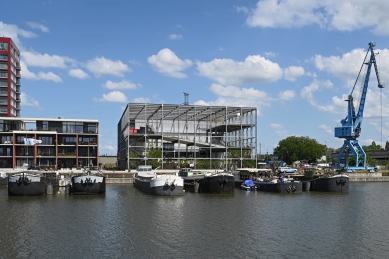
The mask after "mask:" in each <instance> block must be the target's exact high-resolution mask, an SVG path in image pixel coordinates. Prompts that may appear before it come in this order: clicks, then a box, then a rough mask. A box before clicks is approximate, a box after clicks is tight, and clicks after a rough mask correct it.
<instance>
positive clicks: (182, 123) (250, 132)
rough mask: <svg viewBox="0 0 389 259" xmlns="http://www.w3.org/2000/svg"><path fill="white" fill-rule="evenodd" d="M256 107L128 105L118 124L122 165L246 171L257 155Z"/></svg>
mask: <svg viewBox="0 0 389 259" xmlns="http://www.w3.org/2000/svg"><path fill="white" fill-rule="evenodd" d="M256 147H257V109H256V108H255V107H229V106H203V105H186V104H178V105H177V104H139V103H129V104H127V107H126V109H125V111H124V112H123V115H122V117H121V119H120V121H119V123H118V167H119V168H120V169H133V168H136V167H137V166H138V165H145V164H149V165H153V167H159V168H162V169H173V168H179V167H186V166H191V167H193V168H201V169H221V168H222V169H231V168H236V167H243V166H244V165H245V162H246V161H252V160H253V159H255V158H256V157H257V156H256V155H257V149H256Z"/></svg>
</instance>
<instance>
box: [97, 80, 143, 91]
mask: <svg viewBox="0 0 389 259" xmlns="http://www.w3.org/2000/svg"><path fill="white" fill-rule="evenodd" d="M138 86H141V85H136V84H134V83H132V82H131V81H127V80H122V81H121V82H112V81H111V80H107V82H105V84H104V87H105V88H107V89H111V90H115V89H118V90H125V89H136V88H137V87H138Z"/></svg>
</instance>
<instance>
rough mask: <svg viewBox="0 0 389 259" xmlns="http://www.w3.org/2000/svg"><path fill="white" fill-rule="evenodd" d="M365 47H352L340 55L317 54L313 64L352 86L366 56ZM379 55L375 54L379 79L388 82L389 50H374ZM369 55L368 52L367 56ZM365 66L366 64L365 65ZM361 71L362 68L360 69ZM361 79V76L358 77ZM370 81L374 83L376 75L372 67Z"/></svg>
mask: <svg viewBox="0 0 389 259" xmlns="http://www.w3.org/2000/svg"><path fill="white" fill-rule="evenodd" d="M367 47H368V46H366V49H365V50H364V49H354V50H352V51H350V52H347V53H345V54H343V55H342V56H341V57H339V56H330V57H323V56H321V55H317V56H316V57H315V58H314V64H315V66H316V68H317V69H319V70H321V71H326V72H328V73H330V74H333V75H335V76H337V77H339V78H341V79H342V80H343V81H344V82H346V85H347V86H348V87H352V86H353V85H354V83H355V80H356V79H357V76H358V73H359V70H360V69H361V66H362V64H363V63H364V59H365V56H366V51H367ZM376 52H377V53H379V55H377V56H376V59H377V63H378V64H379V71H380V76H381V81H383V82H388V81H389V50H388V49H383V50H379V49H377V50H376ZM369 57H370V54H368V56H367V58H369ZM365 67H366V66H365ZM362 71H363V70H362ZM360 79H362V77H361V78H360ZM370 81H371V82H374V83H375V84H376V82H377V81H376V75H375V69H374V68H373V67H372V70H371V74H370Z"/></svg>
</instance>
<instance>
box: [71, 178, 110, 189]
mask: <svg viewBox="0 0 389 259" xmlns="http://www.w3.org/2000/svg"><path fill="white" fill-rule="evenodd" d="M71 183H72V187H71V193H72V194H102V193H105V176H95V175H82V176H73V177H72V179H71Z"/></svg>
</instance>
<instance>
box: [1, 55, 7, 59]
mask: <svg viewBox="0 0 389 259" xmlns="http://www.w3.org/2000/svg"><path fill="white" fill-rule="evenodd" d="M0 60H8V55H0Z"/></svg>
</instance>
